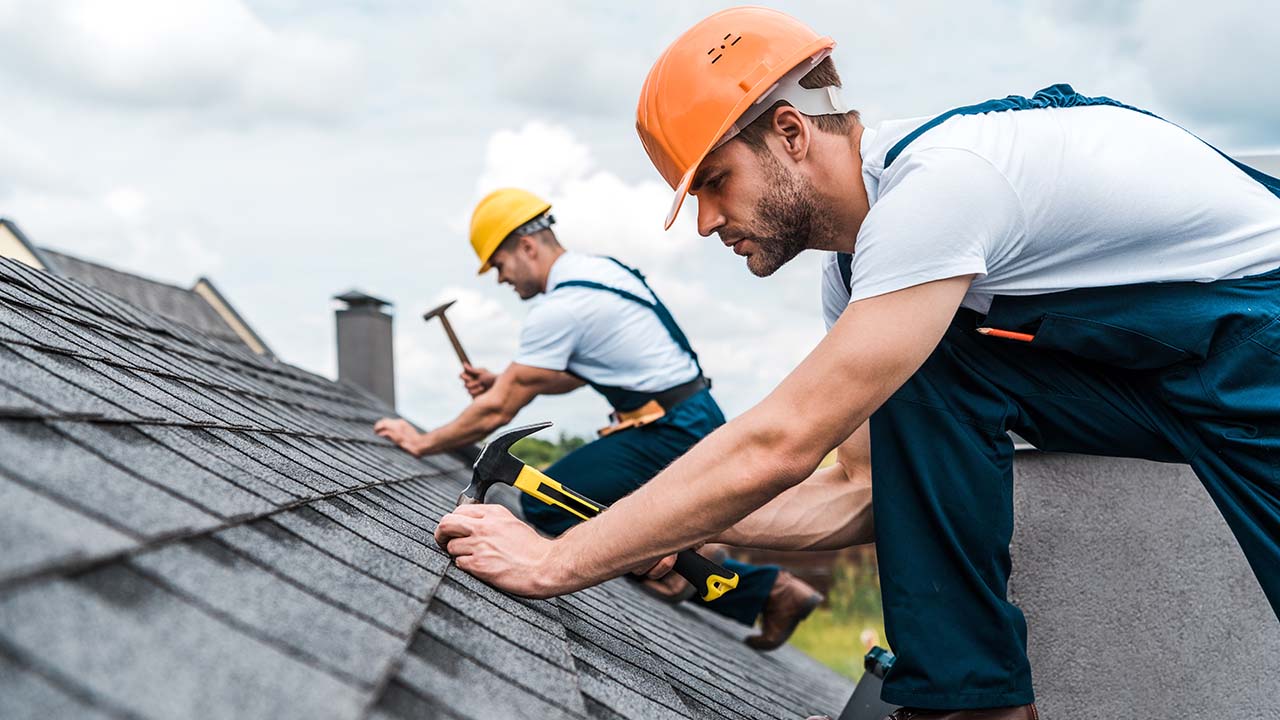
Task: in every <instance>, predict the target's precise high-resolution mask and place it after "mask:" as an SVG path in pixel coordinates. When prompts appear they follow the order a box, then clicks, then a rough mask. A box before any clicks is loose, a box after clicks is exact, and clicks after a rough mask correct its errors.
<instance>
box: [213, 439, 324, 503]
mask: <svg viewBox="0 0 1280 720" xmlns="http://www.w3.org/2000/svg"><path fill="white" fill-rule="evenodd" d="M209 434H210V435H212V436H213V437H215V438H217V439H218V440H221V441H222V442H224V443H226V444H227V445H230V446H231V447H233V448H235V449H236V450H238V451H240V452H241V453H243V454H244V455H246V456H247V457H249V458H252V459H253V460H254V461H256V462H258V463H259V464H261V465H263V466H265V467H267V468H270V469H271V470H272V471H274V472H275V473H277V474H279V475H281V476H283V477H285V478H290V479H292V480H293V481H294V482H297V483H300V484H302V485H304V486H306V487H308V488H310V489H311V490H312V492H315V493H321V494H327V493H332V492H337V491H339V490H342V489H343V487H344V486H343V485H339V484H338V483H336V482H334V481H333V480H330V479H329V478H327V477H325V476H324V475H321V474H319V473H316V472H313V471H311V470H310V469H309V468H306V467H302V466H300V465H298V463H296V462H293V461H292V460H290V459H289V458H287V457H285V456H284V455H281V454H280V453H278V452H276V451H275V450H274V449H272V448H270V447H268V446H267V445H266V444H265V443H264V442H262V437H263V436H262V435H260V434H257V433H249V432H241V431H231V430H222V429H212V430H210V431H209ZM255 472H256V471H255ZM273 484H274V483H273Z"/></svg>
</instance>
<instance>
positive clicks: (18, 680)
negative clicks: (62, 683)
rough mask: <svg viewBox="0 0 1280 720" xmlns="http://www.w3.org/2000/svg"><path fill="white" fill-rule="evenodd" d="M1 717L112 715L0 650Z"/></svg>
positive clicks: (88, 718)
mask: <svg viewBox="0 0 1280 720" xmlns="http://www.w3.org/2000/svg"><path fill="white" fill-rule="evenodd" d="M0 717H2V718H5V720H49V719H50V718H83V719H84V720H106V719H107V718H110V717H111V716H110V715H108V714H106V713H104V712H101V711H99V710H97V709H96V708H94V707H93V706H92V705H90V704H88V703H87V702H85V701H84V700H81V699H79V698H77V697H75V696H74V695H72V694H69V693H67V692H66V691H64V690H62V689H60V688H59V687H58V686H57V685H56V684H54V683H53V682H51V681H50V680H48V679H46V678H43V677H41V676H40V675H39V674H37V673H36V672H34V671H32V670H31V669H30V668H27V667H24V666H23V665H22V664H21V663H19V662H17V661H15V660H14V659H12V658H9V657H7V656H6V655H5V654H4V653H3V652H0Z"/></svg>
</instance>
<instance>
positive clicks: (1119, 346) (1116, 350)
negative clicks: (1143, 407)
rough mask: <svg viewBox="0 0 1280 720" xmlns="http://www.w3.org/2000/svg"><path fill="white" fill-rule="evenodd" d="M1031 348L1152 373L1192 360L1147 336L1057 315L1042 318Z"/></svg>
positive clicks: (1115, 326) (1160, 341) (1094, 322)
mask: <svg viewBox="0 0 1280 720" xmlns="http://www.w3.org/2000/svg"><path fill="white" fill-rule="evenodd" d="M1031 344H1032V346H1035V347H1044V348H1050V349H1053V350H1060V351H1063V352H1067V353H1070V354H1072V355H1075V356H1077V357H1081V358H1084V359H1086V360H1094V361H1096V362H1100V363H1104V364H1106V365H1113V366H1116V367H1121V368H1128V369H1131V370H1154V369H1157V368H1163V367H1168V366H1170V365H1173V364H1175V363H1179V362H1182V361H1183V360H1186V359H1188V358H1190V357H1192V355H1191V353H1189V352H1187V351H1186V350H1183V349H1181V348H1177V347H1174V346H1173V345H1170V344H1168V343H1166V342H1164V341H1163V340H1159V339H1157V338H1154V337H1152V336H1150V335H1147V334H1146V333H1142V332H1138V331H1136V330H1130V329H1129V328H1124V327H1120V326H1119V325H1112V324H1110V323H1104V322H1098V321H1097V320H1088V319H1085V318H1080V317H1074V316H1071V315H1062V314H1059V313H1046V314H1045V315H1044V318H1043V319H1042V320H1041V322H1040V327H1039V328H1038V329H1037V330H1036V331H1035V339H1034V340H1033V341H1032V342H1031Z"/></svg>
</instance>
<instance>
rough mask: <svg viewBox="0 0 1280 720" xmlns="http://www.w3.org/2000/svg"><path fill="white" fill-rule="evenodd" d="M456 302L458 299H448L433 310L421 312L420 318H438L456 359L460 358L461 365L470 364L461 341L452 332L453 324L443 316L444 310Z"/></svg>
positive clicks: (429, 319) (428, 320)
mask: <svg viewBox="0 0 1280 720" xmlns="http://www.w3.org/2000/svg"><path fill="white" fill-rule="evenodd" d="M456 302H458V301H457V300H450V301H449V302H447V303H445V304H443V305H441V306H440V307H437V308H435V309H434V310H428V311H427V312H425V313H423V315H422V319H423V320H425V321H427V322H431V318H434V317H438V318H440V324H441V325H444V332H445V334H446V335H448V336H449V342H451V343H453V351H454V352H456V353H457V354H458V360H460V361H461V362H462V364H463V365H470V364H471V361H470V360H468V359H467V353H466V351H465V350H463V349H462V343H460V342H458V336H457V335H454V334H453V326H452V325H450V324H449V318H447V317H445V316H444V311H445V310H448V309H449V307H450V306H451V305H453V304H454V303H456Z"/></svg>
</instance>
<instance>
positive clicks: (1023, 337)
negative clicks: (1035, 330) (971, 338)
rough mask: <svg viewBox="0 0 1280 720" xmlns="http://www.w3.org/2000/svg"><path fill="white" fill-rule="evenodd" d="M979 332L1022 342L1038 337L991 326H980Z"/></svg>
mask: <svg viewBox="0 0 1280 720" xmlns="http://www.w3.org/2000/svg"><path fill="white" fill-rule="evenodd" d="M978 332H980V333H982V334H983V335H990V336H991V337H998V338H1004V339H1006V340H1019V341H1021V342H1031V341H1032V340H1035V339H1036V336H1035V335H1028V334H1027V333H1020V332H1013V331H1012V330H997V329H995V328H989V327H980V328H978Z"/></svg>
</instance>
